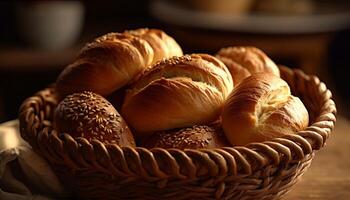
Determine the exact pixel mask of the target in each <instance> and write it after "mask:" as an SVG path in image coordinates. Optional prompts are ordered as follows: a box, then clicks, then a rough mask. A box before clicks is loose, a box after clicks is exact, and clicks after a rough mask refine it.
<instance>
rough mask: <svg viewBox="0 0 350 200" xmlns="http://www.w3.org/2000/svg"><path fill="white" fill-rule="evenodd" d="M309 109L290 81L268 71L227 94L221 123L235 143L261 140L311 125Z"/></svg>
mask: <svg viewBox="0 0 350 200" xmlns="http://www.w3.org/2000/svg"><path fill="white" fill-rule="evenodd" d="M308 123H309V117H308V111H307V110H306V108H305V106H304V104H303V103H302V102H301V101H300V99H299V98H298V97H294V96H292V95H291V92H290V89H289V86H288V84H287V83H286V82H285V81H284V80H282V79H281V78H279V77H277V76H275V75H273V74H269V73H258V74H254V75H252V76H250V77H248V78H246V79H244V80H243V81H242V83H241V84H239V85H238V86H237V87H236V88H235V90H234V92H232V93H231V94H230V96H229V97H228V99H227V101H226V103H225V106H224V109H223V113H222V125H223V129H224V132H225V134H226V137H227V139H228V140H229V141H230V142H231V144H232V145H245V144H248V143H250V142H262V141H265V140H268V139H271V138H275V137H280V136H283V135H285V134H294V133H295V132H297V131H299V130H302V129H304V128H306V127H307V126H308Z"/></svg>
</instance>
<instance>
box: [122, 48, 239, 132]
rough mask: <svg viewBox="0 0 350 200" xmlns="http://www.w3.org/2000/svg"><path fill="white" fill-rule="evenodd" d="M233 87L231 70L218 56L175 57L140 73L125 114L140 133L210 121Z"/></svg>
mask: <svg viewBox="0 0 350 200" xmlns="http://www.w3.org/2000/svg"><path fill="white" fill-rule="evenodd" d="M232 89H233V83H232V77H231V75H230V72H229V71H228V70H227V68H226V66H225V65H224V64H223V63H222V62H221V61H219V60H218V59H216V58H215V57H213V56H210V55H206V54H192V55H186V56H182V57H173V58H171V59H168V60H164V61H162V62H159V63H157V64H156V65H154V66H153V67H152V68H150V69H149V70H147V71H145V72H144V73H143V74H142V75H141V76H140V77H138V79H137V80H136V81H135V83H134V84H132V86H131V87H130V89H129V90H128V91H127V94H126V97H125V100H124V103H123V106H122V114H123V116H124V117H125V119H126V121H127V122H128V123H129V125H130V126H131V127H133V128H134V129H135V130H136V132H137V133H142V134H146V135H147V134H150V133H152V132H154V131H159V130H169V129H173V128H182V127H189V126H193V125H200V124H206V123H209V122H211V121H214V120H216V119H217V118H218V116H219V115H220V112H221V109H222V105H223V104H224V101H225V99H226V97H227V96H228V94H229V93H230V92H231V90H232ZM147 132H148V133H147Z"/></svg>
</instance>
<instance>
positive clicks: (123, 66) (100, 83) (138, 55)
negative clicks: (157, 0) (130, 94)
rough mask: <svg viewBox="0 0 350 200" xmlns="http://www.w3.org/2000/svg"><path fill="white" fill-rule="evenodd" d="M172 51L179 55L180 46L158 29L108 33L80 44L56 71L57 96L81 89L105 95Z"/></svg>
mask: <svg viewBox="0 0 350 200" xmlns="http://www.w3.org/2000/svg"><path fill="white" fill-rule="evenodd" d="M167 48H171V50H170V49H167ZM163 51H164V52H165V53H164V52H163ZM175 55H177V56H181V55H182V50H181V48H180V46H179V45H177V43H176V42H175V40H174V39H172V38H171V37H170V36H168V35H166V34H165V33H164V32H162V31H160V30H148V29H138V30H135V31H129V32H124V33H109V34H106V35H103V36H101V37H98V38H96V39H95V40H94V41H93V42H91V43H88V44H87V45H85V47H83V49H82V50H81V52H80V53H79V55H78V57H77V59H76V60H75V61H74V62H73V63H72V64H70V65H69V66H67V67H66V68H65V69H64V70H63V71H62V73H61V74H60V75H59V77H58V79H57V81H56V87H57V91H58V93H59V95H60V96H61V97H65V96H67V95H68V94H72V93H75V92H82V91H85V90H87V91H92V92H95V93H98V94H100V95H102V96H107V95H109V94H111V93H112V92H114V91H115V90H117V89H119V88H121V87H123V86H124V85H126V84H127V83H129V82H130V80H132V79H133V78H134V77H135V75H137V74H138V73H140V72H141V71H143V70H144V69H146V68H147V67H149V66H150V65H151V64H152V63H155V62H156V61H157V60H159V59H163V58H168V57H171V56H175Z"/></svg>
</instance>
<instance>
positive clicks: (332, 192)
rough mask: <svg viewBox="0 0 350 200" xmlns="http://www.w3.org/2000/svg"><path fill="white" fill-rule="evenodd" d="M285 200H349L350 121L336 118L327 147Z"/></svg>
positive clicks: (319, 153)
mask: <svg viewBox="0 0 350 200" xmlns="http://www.w3.org/2000/svg"><path fill="white" fill-rule="evenodd" d="M283 199H286V200H348V199H350V121H349V120H346V119H344V118H342V117H339V116H338V117H337V123H336V126H335V130H334V131H333V133H332V135H331V137H330V138H329V140H328V141H327V146H326V147H325V148H323V149H321V150H320V151H319V152H317V153H316V156H315V158H314V160H313V161H312V164H311V167H310V168H309V169H308V170H307V171H306V172H305V174H304V175H303V177H302V179H301V181H300V182H299V183H297V184H296V185H295V186H294V188H293V190H292V191H291V192H290V193H288V194H287V195H286V197H285V198H283Z"/></svg>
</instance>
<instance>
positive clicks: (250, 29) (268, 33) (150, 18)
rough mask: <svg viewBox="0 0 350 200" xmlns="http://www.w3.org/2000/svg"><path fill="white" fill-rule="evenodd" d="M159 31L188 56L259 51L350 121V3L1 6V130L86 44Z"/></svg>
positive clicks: (269, 0)
mask: <svg viewBox="0 0 350 200" xmlns="http://www.w3.org/2000/svg"><path fill="white" fill-rule="evenodd" d="M141 27H149V28H161V29H163V30H164V31H166V32H167V33H168V34H169V35H171V36H173V37H174V38H175V39H176V40H177V42H178V43H179V44H180V45H181V46H182V48H183V50H184V52H185V53H192V52H203V53H211V54H214V53H215V52H217V51H218V50H219V49H220V48H222V47H225V46H231V45H253V46H256V47H258V48H261V49H262V50H263V51H265V52H266V53H267V54H268V55H269V56H270V57H271V58H272V59H273V60H274V61H275V62H276V63H278V64H283V65H287V66H289V67H293V68H300V69H302V70H304V71H305V72H307V73H309V74H316V75H317V76H319V77H320V78H321V80H323V81H325V82H326V83H327V85H328V87H329V88H331V90H332V92H333V95H334V98H335V101H336V103H337V106H338V110H339V113H340V114H341V115H343V116H347V117H348V118H349V117H350V89H349V87H350V77H349V75H348V74H347V73H348V71H349V70H348V67H349V63H348V62H349V61H348V60H349V56H350V55H349V47H350V37H349V36H350V3H348V1H345V0H344V1H341V0H329V1H326V0H317V1H316V0H182V1H165V0H163V1H156V0H147V1H146V0H144V1H138V0H127V1H95V2H93V1H87V2H83V1H45V0H27V1H1V2H0V122H4V121H7V120H10V119H14V118H16V117H17V111H18V108H19V106H20V104H21V102H22V101H23V100H24V99H25V98H26V97H28V96H30V95H32V94H34V93H35V92H36V91H38V90H40V89H43V88H44V87H46V86H47V85H49V84H51V83H53V82H55V79H56V77H57V76H58V74H59V73H60V71H61V70H62V69H63V68H64V67H65V66H66V65H67V64H69V63H71V62H72V61H73V59H74V58H75V56H76V54H77V52H78V51H79V49H80V48H81V47H82V46H83V45H84V43H86V42H87V41H90V40H92V39H93V38H95V37H97V36H99V35H102V34H105V33H107V32H118V31H123V30H125V29H135V28H141Z"/></svg>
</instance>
